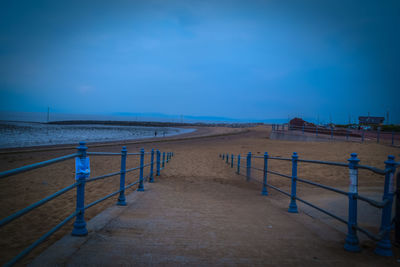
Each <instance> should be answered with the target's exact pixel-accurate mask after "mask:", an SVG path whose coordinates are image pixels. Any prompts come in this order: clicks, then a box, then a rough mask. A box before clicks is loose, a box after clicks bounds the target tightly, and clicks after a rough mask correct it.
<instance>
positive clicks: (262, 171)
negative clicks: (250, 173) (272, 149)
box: [250, 167, 264, 172]
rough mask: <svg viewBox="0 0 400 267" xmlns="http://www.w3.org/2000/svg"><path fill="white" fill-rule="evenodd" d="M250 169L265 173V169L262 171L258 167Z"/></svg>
mask: <svg viewBox="0 0 400 267" xmlns="http://www.w3.org/2000/svg"><path fill="white" fill-rule="evenodd" d="M250 169H253V170H257V171H260V172H264V169H260V168H257V167H250Z"/></svg>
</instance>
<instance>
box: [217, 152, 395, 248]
mask: <svg viewBox="0 0 400 267" xmlns="http://www.w3.org/2000/svg"><path fill="white" fill-rule="evenodd" d="M221 155H222V159H224V154H220V157H221ZM228 155H229V154H226V156H227V157H226V163H229V157H228ZM232 157H233V155H231V158H232ZM252 158H255V159H263V160H264V168H263V169H261V168H257V167H253V166H252V163H251V159H252ZM394 158H395V157H394V156H391V155H389V156H388V159H387V160H386V161H385V162H384V163H385V169H384V170H382V169H379V168H375V167H372V166H368V165H361V164H359V161H360V160H359V159H358V158H357V154H356V153H352V154H351V156H350V159H348V162H349V163H341V162H330V161H320V160H305V159H299V156H298V154H297V153H296V152H294V153H293V155H292V158H291V159H289V158H281V157H270V156H269V155H268V153H267V152H265V153H264V156H263V157H261V156H254V155H252V154H251V152H249V153H248V154H247V157H246V156H245V157H243V159H246V175H245V176H246V180H247V181H250V180H253V181H256V182H258V183H261V184H262V191H261V194H262V195H265V196H267V195H268V190H267V188H272V189H274V190H277V191H279V192H280V193H283V194H285V195H287V196H289V197H290V199H291V200H290V205H289V209H288V212H291V213H298V208H297V204H296V200H298V201H300V202H302V203H303V204H306V205H308V206H310V207H312V208H314V209H316V210H318V211H320V212H323V213H325V214H327V215H329V216H331V217H333V218H335V219H337V220H339V221H340V222H342V223H345V224H347V225H348V233H347V237H346V241H345V249H346V250H348V251H359V250H360V249H361V248H360V247H359V244H358V239H357V236H356V235H357V232H356V231H357V230H359V231H360V232H362V233H364V234H366V235H367V236H368V237H370V238H371V239H373V240H377V241H379V242H378V244H377V248H376V250H375V252H376V253H377V254H378V255H384V256H389V255H392V250H391V246H390V233H389V232H390V228H391V225H392V223H393V221H392V218H391V212H392V202H393V196H394V194H395V191H394V188H393V187H394V185H393V184H394V183H393V176H394V174H395V171H396V167H397V166H398V165H399V164H398V162H396V161H394ZM270 159H278V160H286V161H291V163H292V175H286V174H282V173H279V172H276V171H272V170H269V169H268V160H270ZM301 162H304V163H313V164H324V165H334V166H340V167H347V168H348V169H349V178H350V186H349V191H348V192H346V191H343V190H341V189H338V188H334V187H330V186H327V185H323V184H320V183H316V182H313V181H310V180H307V179H304V178H299V177H298V175H297V172H298V171H297V170H298V163H301ZM230 165H231V168H232V167H233V161H232V160H231V162H230ZM240 167H241V166H240V160H238V161H237V172H236V173H237V174H239V175H243V174H241V173H240ZM359 169H366V170H369V171H372V172H374V173H377V174H380V175H385V183H384V194H383V201H376V200H374V199H370V198H367V197H365V196H362V195H359V194H358V170H359ZM251 170H257V171H261V172H262V173H263V182H260V181H258V180H257V179H254V178H253V177H252V175H251ZM268 174H273V175H278V176H281V177H284V178H288V179H290V180H291V193H288V192H286V191H284V190H282V189H280V188H278V187H276V186H273V185H271V184H269V183H268V182H267V176H268ZM399 177H400V175H399ZM398 179H400V178H398ZM398 181H399V180H398ZM297 182H302V183H306V184H309V185H312V186H316V187H319V188H322V189H326V190H330V191H333V192H335V193H339V194H342V195H345V196H347V197H348V205H349V208H348V209H349V214H348V220H347V221H346V220H345V219H343V218H341V217H339V216H337V215H335V214H333V213H331V212H329V211H327V210H325V209H323V208H321V207H318V206H316V205H314V204H311V203H310V202H308V201H306V200H304V199H301V198H299V197H298V196H296V186H297ZM358 199H359V200H361V201H365V202H367V203H368V204H370V205H371V206H374V207H376V208H381V209H383V211H382V219H381V226H380V229H381V231H380V233H379V235H378V236H377V235H373V234H371V233H370V232H368V231H367V230H365V229H363V228H361V227H359V226H357V200H358ZM397 216H398V215H397ZM387 244H389V245H387Z"/></svg>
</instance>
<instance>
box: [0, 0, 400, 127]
mask: <svg viewBox="0 0 400 267" xmlns="http://www.w3.org/2000/svg"><path fill="white" fill-rule="evenodd" d="M0 6H1V8H0V101H1V102H0V104H1V106H0V110H1V111H23V112H46V111H47V108H48V107H50V109H51V110H52V112H60V113H75V114H117V113H118V114H131V113H132V114H137V113H143V114H151V113H157V114H166V115H174V114H175V115H183V116H206V117H210V116H215V117H226V118H236V119H242V120H246V119H251V120H264V121H265V120H269V119H287V118H292V117H295V116H296V117H303V118H305V119H308V120H311V121H317V120H318V121H320V122H329V121H330V120H332V121H334V122H336V123H347V122H348V121H349V118H350V119H351V121H354V120H356V119H357V117H358V116H363V115H368V113H370V115H371V116H386V114H387V112H389V121H390V122H391V123H400V101H399V100H400V68H399V64H400V49H399V47H400V1H397V0H393V1H390V0H387V1H369V0H354V1H338V0H335V1H332V0H324V1H320V0H304V1H300V0H297V1H282V0H280V1H273V0H271V1H269V0H264V1H248V0H247V1H188V0H186V1H154V0H146V1H119V0H114V1H102V0H99V1H40V0H38V1H24V0H22V1H1V4H0Z"/></svg>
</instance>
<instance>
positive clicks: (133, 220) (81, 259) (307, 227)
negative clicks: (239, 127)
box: [31, 150, 395, 266]
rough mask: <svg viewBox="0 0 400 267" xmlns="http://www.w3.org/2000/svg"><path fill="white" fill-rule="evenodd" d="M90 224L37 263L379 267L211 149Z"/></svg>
mask: <svg viewBox="0 0 400 267" xmlns="http://www.w3.org/2000/svg"><path fill="white" fill-rule="evenodd" d="M189 166H190V167H189ZM145 188H146V191H145V192H134V193H132V194H130V195H129V196H128V205H127V206H125V207H120V206H113V207H111V208H109V209H107V210H106V211H104V212H103V213H101V214H100V215H98V216H97V217H95V218H94V219H92V220H91V221H90V222H89V223H88V228H89V231H90V232H89V235H88V236H87V237H80V238H76V237H71V236H65V237H64V238H63V239H61V240H60V241H58V242H56V243H55V244H54V245H53V246H51V247H50V248H49V249H47V250H46V251H45V252H44V253H42V254H41V255H40V256H39V257H37V258H36V259H35V260H34V261H33V262H32V263H31V265H32V266H43V265H46V266H51V265H59V266H64V265H66V266H121V265H122V266H148V265H163V266H165V265H166V266H182V265H190V266H208V265H223V266H225V265H228V266H249V265H250V266H254V265H256V266H258V265H273V266H275V265H280V266H321V265H323V266H343V265H345V266H350V265H353V266H354V265H355V266H365V265H369V266H378V265H383V264H385V265H388V264H389V265H393V264H395V261H394V260H393V258H390V259H387V258H382V257H378V256H376V255H374V254H373V253H372V251H373V248H374V245H373V244H372V245H371V246H369V245H368V243H366V244H367V245H366V246H365V243H364V245H363V246H365V247H364V249H363V252H361V253H356V254H353V253H348V252H346V251H344V250H343V245H344V238H345V235H344V234H343V233H342V232H341V231H338V230H337V229H335V227H330V226H328V225H326V224H325V223H324V222H323V221H320V220H318V219H315V218H313V217H311V216H308V215H306V214H305V213H303V212H300V213H299V214H290V213H288V212H287V205H288V201H289V200H288V198H286V197H284V196H282V195H279V194H278V193H275V192H270V195H269V196H268V197H265V196H261V194H260V188H259V185H258V184H255V183H248V182H246V181H245V179H244V177H243V176H240V175H236V174H235V173H234V171H233V170H232V169H231V168H229V167H227V165H225V164H224V163H223V162H222V160H220V159H219V158H218V157H217V156H216V155H213V154H211V155H210V153H206V151H202V150H199V151H196V150H193V151H188V152H186V153H184V154H183V153H181V154H180V153H179V152H178V153H176V156H175V157H174V158H173V159H172V161H171V162H170V163H169V164H168V165H167V167H166V168H165V170H164V171H163V173H162V176H161V177H159V178H158V177H157V179H156V183H153V184H148V183H147V184H145Z"/></svg>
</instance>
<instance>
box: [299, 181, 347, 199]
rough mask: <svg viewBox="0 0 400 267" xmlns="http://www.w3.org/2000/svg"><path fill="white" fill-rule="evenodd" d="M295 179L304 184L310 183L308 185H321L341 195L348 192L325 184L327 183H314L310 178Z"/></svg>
mask: <svg viewBox="0 0 400 267" xmlns="http://www.w3.org/2000/svg"><path fill="white" fill-rule="evenodd" d="M297 181H299V182H302V183H306V184H310V185H314V186H318V187H321V188H324V189H326V190H330V191H333V192H336V193H339V194H342V195H346V196H347V195H348V194H349V193H348V192H345V191H343V190H340V189H337V188H334V187H330V186H327V185H323V184H319V183H316V182H313V181H310V180H306V179H302V178H297Z"/></svg>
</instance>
